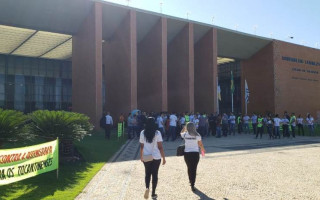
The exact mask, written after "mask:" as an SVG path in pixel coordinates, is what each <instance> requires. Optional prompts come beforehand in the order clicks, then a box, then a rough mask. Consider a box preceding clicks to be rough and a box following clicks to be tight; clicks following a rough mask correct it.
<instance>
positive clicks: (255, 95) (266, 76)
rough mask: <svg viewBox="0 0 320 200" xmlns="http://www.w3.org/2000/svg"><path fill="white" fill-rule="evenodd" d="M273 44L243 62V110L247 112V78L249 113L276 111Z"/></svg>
mask: <svg viewBox="0 0 320 200" xmlns="http://www.w3.org/2000/svg"><path fill="white" fill-rule="evenodd" d="M273 53H274V51H273V44H272V43H270V44H268V45H267V46H266V47H264V48H263V49H261V50H260V51H259V52H257V53H256V54H255V55H253V56H252V57H251V58H249V59H247V60H244V61H242V62H241V70H242V71H241V72H242V76H241V94H242V95H241V96H242V97H241V99H242V112H243V113H245V101H244V95H245V93H244V92H245V84H244V82H245V80H247V84H248V88H249V91H250V97H249V103H248V114H252V113H253V112H256V113H261V114H265V112H274V110H275V97H274V74H273V73H274V72H273V69H274V62H273Z"/></svg>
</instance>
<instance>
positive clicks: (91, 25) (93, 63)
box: [72, 3, 102, 127]
mask: <svg viewBox="0 0 320 200" xmlns="http://www.w3.org/2000/svg"><path fill="white" fill-rule="evenodd" d="M101 41H102V9H101V4H100V3H95V4H94V6H93V8H92V11H91V12H90V14H89V16H88V17H87V18H86V19H85V20H84V22H83V24H82V25H81V27H80V29H79V31H78V33H77V34H76V35H74V36H73V38H72V110H73V111H75V112H80V113H84V114H86V115H88V116H89V117H90V121H91V122H92V123H93V124H94V125H95V126H96V127H99V119H100V117H101V115H102V88H101V84H102V45H101Z"/></svg>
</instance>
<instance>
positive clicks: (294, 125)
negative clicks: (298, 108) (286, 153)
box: [290, 113, 297, 138]
mask: <svg viewBox="0 0 320 200" xmlns="http://www.w3.org/2000/svg"><path fill="white" fill-rule="evenodd" d="M296 121H297V119H296V116H295V114H294V113H292V114H291V117H290V125H291V132H292V137H294V138H295V137H296V133H295V129H296Z"/></svg>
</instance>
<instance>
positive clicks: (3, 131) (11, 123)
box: [0, 108, 31, 143]
mask: <svg viewBox="0 0 320 200" xmlns="http://www.w3.org/2000/svg"><path fill="white" fill-rule="evenodd" d="M27 120H28V117H27V116H26V115H24V114H23V113H22V112H20V111H16V110H3V109H1V108H0V141H1V142H2V143H3V142H13V141H14V142H15V141H18V140H25V139H28V138H29V137H30V136H31V135H28V134H27V132H26V129H25V126H24V125H25V123H26V121H27Z"/></svg>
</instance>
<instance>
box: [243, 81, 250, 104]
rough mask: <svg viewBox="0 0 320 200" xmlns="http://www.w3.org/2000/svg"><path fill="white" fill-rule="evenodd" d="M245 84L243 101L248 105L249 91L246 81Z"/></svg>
mask: <svg viewBox="0 0 320 200" xmlns="http://www.w3.org/2000/svg"><path fill="white" fill-rule="evenodd" d="M244 83H245V100H246V102H247V103H249V95H250V91H249V88H248V84H247V80H244Z"/></svg>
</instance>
